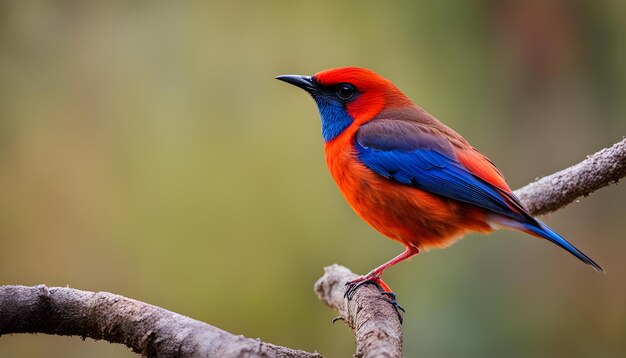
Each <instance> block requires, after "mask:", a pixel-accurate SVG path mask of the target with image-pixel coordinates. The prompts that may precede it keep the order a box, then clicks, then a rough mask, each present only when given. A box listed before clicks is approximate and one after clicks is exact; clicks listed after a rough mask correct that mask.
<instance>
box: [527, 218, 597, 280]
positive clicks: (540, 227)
mask: <svg viewBox="0 0 626 358" xmlns="http://www.w3.org/2000/svg"><path fill="white" fill-rule="evenodd" d="M535 220H536V222H537V225H534V224H530V223H528V224H525V225H524V229H525V230H524V231H526V232H527V233H529V234H531V235H534V236H537V237H540V238H544V239H546V240H548V241H550V242H552V243H554V244H556V245H558V246H560V247H562V248H563V249H565V250H567V252H569V253H570V254H572V255H574V256H576V257H577V258H578V259H579V260H580V261H582V262H584V263H586V264H587V265H589V266H591V267H593V269H594V270H596V271H598V272H603V273H604V270H603V269H602V267H600V265H598V264H597V263H596V262H595V261H593V260H592V259H591V258H589V256H587V255H585V254H584V253H583V252H582V251H580V250H578V249H577V248H576V247H575V246H574V245H572V244H570V243H569V242H568V241H567V240H565V239H564V238H562V237H561V236H560V235H559V234H557V233H556V232H554V231H553V230H552V229H550V227H548V225H546V224H544V223H542V222H541V221H539V220H538V219H535Z"/></svg>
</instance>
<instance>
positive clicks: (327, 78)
mask: <svg viewBox="0 0 626 358" xmlns="http://www.w3.org/2000/svg"><path fill="white" fill-rule="evenodd" d="M277 79H279V80H281V81H285V82H287V83H290V84H292V85H294V86H298V87H300V88H302V89H304V90H305V91H307V92H308V93H309V94H310V95H311V96H313V99H315V102H316V103H317V107H318V109H319V111H320V116H321V119H322V137H323V138H324V141H325V142H327V143H328V142H330V141H332V140H333V139H335V138H337V137H338V136H339V135H340V134H342V133H343V132H344V131H345V130H346V129H348V128H349V127H351V126H360V125H361V124H363V123H365V122H367V121H369V120H371V119H373V118H374V117H375V116H376V115H377V114H378V113H379V112H380V111H381V110H382V109H383V108H392V107H400V106H411V105H413V103H412V102H411V101H410V100H409V99H408V98H407V97H406V96H405V95H404V94H403V93H402V92H400V90H399V89H398V88H397V87H396V86H394V84H393V83H391V82H390V81H388V80H386V79H384V78H383V77H382V76H380V75H378V74H376V73H374V72H372V71H370V70H367V69H365V68H358V67H341V68H333V69H330V70H326V71H322V72H319V73H317V74H315V75H313V76H312V77H309V76H300V75H284V76H278V77H277Z"/></svg>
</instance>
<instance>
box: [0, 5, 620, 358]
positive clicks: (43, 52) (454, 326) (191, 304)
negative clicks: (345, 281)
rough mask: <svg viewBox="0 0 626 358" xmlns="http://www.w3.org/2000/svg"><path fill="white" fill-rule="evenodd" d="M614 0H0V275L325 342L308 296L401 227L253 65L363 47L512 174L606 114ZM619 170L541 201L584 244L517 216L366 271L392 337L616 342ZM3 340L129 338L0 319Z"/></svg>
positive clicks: (286, 338)
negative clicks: (388, 225)
mask: <svg viewBox="0 0 626 358" xmlns="http://www.w3.org/2000/svg"><path fill="white" fill-rule="evenodd" d="M625 5H626V3H625V2H623V1H620V0H594V1H591V0H589V1H565V0H564V1H525V0H503V1H495V0H494V1H486V0H485V1H464V2H461V1H450V0H446V1H428V2H416V1H404V2H394V3H393V4H391V3H386V2H381V1H341V2H334V1H333V2H319V1H315V2H313V1H309V2H303V1H280V2H271V3H269V2H268V3H265V2H246V1H224V2H211V1H206V2H200V1H198V2H174V1H128V2H124V1H107V2H99V3H98V2H82V1H74V2H63V1H48V2H40V3H38V2H31V1H13V2H10V1H3V2H0V284H23V285H35V284H40V283H45V284H47V285H52V286H54V285H58V286H66V285H68V286H70V287H74V288H80V289H84V290H93V291H110V292H114V293H118V294H121V295H125V296H128V297H132V298H135V299H138V300H142V301H145V302H149V303H152V304H155V305H158V306H162V307H165V308H167V309H170V310H173V311H176V312H179V313H182V314H185V315H188V316H191V317H193V318H196V319H199V320H202V321H206V322H208V323H211V324H213V325H216V326H218V327H221V328H223V329H225V330H228V331H230V332H233V333H237V334H244V335H246V336H248V337H260V338H261V339H263V340H266V341H269V342H272V343H276V344H280V345H287V346H290V347H293V348H300V349H305V350H310V351H313V350H318V351H319V352H321V353H323V354H325V355H327V356H328V357H347V356H350V355H351V354H352V352H353V349H354V343H353V338H352V334H351V332H350V331H349V330H348V329H347V328H346V327H344V326H343V325H342V324H335V325H333V324H331V319H332V318H333V317H334V312H332V311H330V310H329V309H328V308H326V307H325V306H323V305H322V304H321V303H320V302H319V301H318V300H317V299H316V298H315V295H314V294H313V290H312V287H313V283H314V282H315V281H316V280H317V278H318V277H320V276H321V274H322V268H323V267H324V266H325V265H329V264H332V263H335V262H338V263H341V264H343V265H346V266H348V267H350V268H351V269H352V270H354V271H355V272H359V273H365V272H367V271H369V270H370V269H371V268H373V267H375V266H377V265H378V264H380V263H382V262H384V261H386V260H387V259H389V258H391V257H393V256H394V255H396V254H397V253H399V252H400V251H401V250H402V248H401V247H400V246H399V245H397V244H396V243H394V242H391V241H389V240H386V239H383V238H382V237H381V236H380V235H379V234H378V233H376V232H375V231H374V230H372V229H370V228H369V227H368V226H367V225H366V224H364V223H363V222H361V221H360V219H358V218H357V216H356V215H355V214H353V213H352V211H351V209H350V208H349V207H348V205H347V204H346V203H345V202H344V200H343V198H342V197H341V195H340V193H339V192H338V190H337V189H336V187H335V184H334V183H333V181H332V179H331V177H330V175H329V174H328V173H327V170H326V167H325V162H324V158H323V151H322V141H321V137H320V133H319V132H320V128H319V121H318V115H317V111H316V108H315V106H314V103H313V101H312V100H311V99H310V98H308V96H307V95H305V93H303V92H301V91H299V90H297V89H296V88H293V87H290V86H288V85H286V84H284V83H281V82H279V81H276V80H274V79H273V78H274V77H275V76H277V75H280V74H285V73H302V74H312V73H315V72H317V71H319V70H322V69H326V68H329V67H337V66H345V65H356V66H362V67H368V68H371V69H373V70H375V71H377V72H379V73H381V74H383V75H384V76H386V77H388V78H389V79H391V80H392V81H394V82H395V83H396V84H397V85H398V86H399V87H400V88H401V89H402V90H404V91H405V92H406V93H407V94H408V95H409V97H411V98H412V99H414V100H415V102H416V103H418V104H420V105H421V106H423V107H424V108H426V109H427V110H428V111H430V112H431V113H433V114H434V115H435V116H437V117H438V118H439V119H441V120H443V121H444V122H445V123H447V124H448V125H450V126H451V127H453V128H455V129H456V130H458V131H459V132H460V133H462V134H463V135H464V136H465V137H466V138H467V139H468V140H469V141H470V142H471V143H473V144H474V145H475V146H476V147H478V148H479V149H480V150H481V151H483V152H484V153H485V154H487V155H488V156H489V157H490V158H491V159H493V160H494V161H495V162H496V163H498V165H499V166H500V168H501V169H502V170H503V172H504V173H505V175H506V176H507V179H508V181H509V183H510V184H511V186H512V187H514V188H518V187H521V186H523V185H525V184H526V183H528V182H530V181H532V180H534V179H535V178H537V177H540V176H543V175H547V174H550V173H553V172H555V171H557V170H560V169H562V168H564V167H567V166H569V165H572V164H574V163H576V162H578V161H580V160H582V159H584V158H585V156H586V155H588V154H591V153H594V152H596V151H597V150H599V149H601V148H604V147H607V146H610V145H612V144H613V143H615V142H617V141H619V140H621V139H622V138H623V136H624V135H625V134H626V100H625V99H626V21H624V19H625V18H624V14H626V7H625ZM625 215H626V184H625V183H621V184H618V185H617V186H611V187H609V188H605V189H603V190H601V191H600V192H598V193H595V194H593V195H591V196H590V197H588V198H584V199H581V200H580V201H577V202H576V203H574V204H572V205H570V206H568V207H567V208H565V209H563V210H560V211H558V212H557V213H554V214H552V215H549V216H547V217H545V218H544V219H545V220H546V221H547V222H548V223H549V224H550V225H551V226H552V227H553V228H555V229H556V230H557V231H558V232H560V233H561V234H563V235H564V236H565V237H567V238H568V239H570V240H571V241H572V242H573V243H575V244H576V245H578V246H579V247H580V248H581V249H583V250H584V251H585V252H586V253H588V254H589V255H590V256H591V257H593V258H594V259H596V260H597V261H598V262H599V263H600V264H602V265H603V266H604V267H605V269H606V271H607V274H606V275H599V274H596V273H594V272H593V270H591V269H590V268H589V267H586V266H585V265H583V264H581V263H580V262H578V261H577V260H575V259H574V258H573V257H571V256H570V255H568V254H566V253H565V252H564V251H562V250H560V249H558V248H556V247H554V246H551V245H549V244H547V243H546V242H543V241H540V240H534V239H532V238H529V237H526V236H524V235H521V234H517V233H507V232H501V233H495V234H492V235H490V236H489V237H485V236H480V235H470V236H469V237H467V238H466V239H465V240H463V241H461V242H459V243H457V244H456V245H454V246H453V247H452V248H450V249H448V250H440V251H431V252H428V253H426V254H424V255H421V256H419V257H417V258H415V259H414V260H412V262H410V263H405V264H401V265H398V266H397V267H394V268H393V269H392V270H389V271H388V272H387V273H386V276H385V279H386V281H387V282H388V283H389V284H390V285H391V286H392V287H393V288H394V290H395V291H396V292H397V293H398V295H399V300H400V302H401V303H402V304H403V305H404V307H405V308H406V309H407V311H408V313H407V315H406V319H405V324H404V329H405V352H406V355H407V356H408V357H414V356H421V357H458V356H464V357H485V356H506V357H530V356H532V357H557V356H560V357H563V356H568V357H590V356H593V357H623V356H626V346H625V345H626V343H625V342H626V284H625V282H626V260H625V259H626V237H625V234H624V232H626V221H625V220H624V218H625ZM0 356H1V357H85V356H89V357H133V356H134V355H133V354H132V353H131V352H130V351H129V350H128V349H126V348H125V347H122V346H118V345H111V344H108V343H106V342H95V341H93V340H90V339H87V340H86V341H85V342H83V341H81V340H80V339H79V338H75V337H69V338H61V337H50V336H43V335H37V336H33V335H14V336H3V337H1V338H0Z"/></svg>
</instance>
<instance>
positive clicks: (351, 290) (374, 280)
mask: <svg viewBox="0 0 626 358" xmlns="http://www.w3.org/2000/svg"><path fill="white" fill-rule="evenodd" d="M381 281H382V280H381V279H380V276H371V277H368V276H366V277H359V278H357V279H356V280H353V281H350V282H347V283H346V286H347V287H348V288H347V289H346V292H345V293H344V294H343V297H344V298H347V299H348V301H350V300H352V297H354V294H355V293H356V290H357V289H358V288H359V287H361V286H363V285H367V284H370V285H374V286H376V288H378V290H379V291H380V294H381V295H383V296H387V297H386V299H385V301H387V302H389V303H390V304H391V306H392V307H393V309H394V310H395V311H396V313H397V314H398V320H400V324H402V322H403V321H404V319H403V318H402V313H406V311H405V309H404V308H403V307H402V306H400V304H399V303H398V301H397V300H396V294H395V293H393V292H392V291H391V290H386V289H385V288H387V289H389V286H387V284H385V283H384V282H383V283H382V284H381ZM400 311H402V313H401V312H400Z"/></svg>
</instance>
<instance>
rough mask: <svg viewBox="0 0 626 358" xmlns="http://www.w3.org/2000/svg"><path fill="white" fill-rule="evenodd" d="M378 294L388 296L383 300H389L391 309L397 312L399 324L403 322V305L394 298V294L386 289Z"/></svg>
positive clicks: (404, 311)
mask: <svg viewBox="0 0 626 358" xmlns="http://www.w3.org/2000/svg"><path fill="white" fill-rule="evenodd" d="M380 294H381V295H383V296H389V298H388V299H386V300H385V301H387V302H389V303H390V304H391V306H392V307H393V309H394V310H395V311H396V313H397V314H398V320H400V324H402V323H403V322H404V318H403V317H402V313H406V310H405V309H404V307H402V306H400V304H399V303H398V301H397V300H396V294H395V293H393V292H387V291H383V292H381V293H380ZM400 311H402V313H400Z"/></svg>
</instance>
